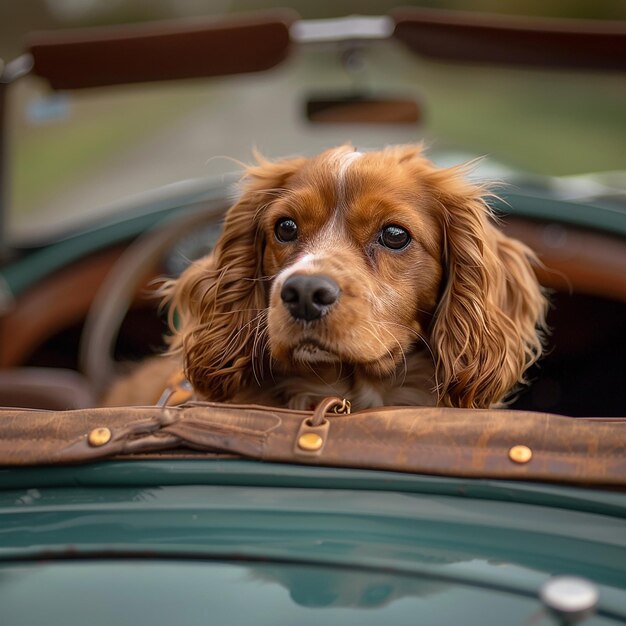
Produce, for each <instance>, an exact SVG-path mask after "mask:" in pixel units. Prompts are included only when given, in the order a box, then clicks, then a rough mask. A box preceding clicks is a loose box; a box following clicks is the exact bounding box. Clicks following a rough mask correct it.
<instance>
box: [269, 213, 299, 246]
mask: <svg viewBox="0 0 626 626" xmlns="http://www.w3.org/2000/svg"><path fill="white" fill-rule="evenodd" d="M274 234H275V235H276V239H278V241H280V242H282V243H287V242H288V241H295V240H296V239H297V238H298V225H297V224H296V223H295V222H294V221H293V220H292V219H290V218H288V217H281V218H280V219H279V220H278V221H277V222H276V226H274Z"/></svg>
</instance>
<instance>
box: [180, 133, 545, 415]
mask: <svg viewBox="0 0 626 626" xmlns="http://www.w3.org/2000/svg"><path fill="white" fill-rule="evenodd" d="M466 170H467V168H466V167H462V166H461V167H454V168H449V169H441V168H438V167H436V166H435V165H433V164H432V163H431V162H430V161H429V160H428V159H427V158H426V157H425V156H424V154H423V152H422V150H421V148H420V147H417V146H400V147H391V148H387V149H385V150H382V151H379V152H365V153H361V152H357V151H356V150H355V149H354V148H353V147H351V146H342V147H339V148H336V149H332V150H328V151H326V152H324V153H322V154H320V155H319V156H316V157H313V158H303V157H299V158H292V159H287V160H282V161H278V162H269V161H266V160H264V159H263V158H261V157H258V164H257V165H256V166H252V167H250V168H249V169H248V170H247V172H246V174H245V177H244V181H243V192H242V195H241V197H240V198H239V200H238V202H237V203H236V204H235V205H234V206H233V207H232V208H231V209H230V210H229V211H228V213H227V215H226V219H225V224H224V229H223V233H222V235H221V237H220V239H219V241H218V243H217V245H216V247H215V249H214V251H213V252H212V254H211V255H209V256H207V257H205V258H203V259H200V260H199V261H197V262H195V263H193V264H192V265H191V266H190V267H189V268H188V269H187V270H186V271H185V272H184V273H183V274H182V276H181V277H180V278H179V279H178V280H176V281H174V282H173V283H172V284H171V285H170V286H169V287H168V292H169V293H168V299H169V302H170V310H171V313H172V316H173V317H175V319H176V324H174V328H175V330H174V334H173V337H172V340H171V348H170V351H171V353H173V354H179V355H180V356H181V357H182V360H183V362H184V371H185V373H186V376H187V378H188V380H189V381H190V383H191V385H192V386H193V389H194V392H195V394H196V396H197V397H199V398H201V399H205V400H212V401H223V402H246V403H247V402H254V403H257V404H268V405H275V406H286V407H290V408H294V409H308V408H311V407H312V406H313V405H315V404H316V403H317V402H318V401H319V399H321V398H322V397H324V396H328V395H337V396H340V397H343V398H347V399H348V400H350V401H351V403H352V406H353V408H355V409H363V408H367V407H373V406H381V405H443V406H453V407H471V408H486V407H490V406H495V405H499V404H501V403H503V402H505V401H506V399H507V397H509V395H510V394H511V392H512V391H513V390H514V389H515V388H516V387H517V386H518V385H519V384H520V383H523V382H525V381H524V373H525V371H526V370H527V368H528V367H529V366H530V365H531V364H532V363H533V362H535V361H536V360H537V359H538V357H539V356H540V354H541V351H542V330H543V328H544V314H545V310H546V299H545V297H544V294H543V293H542V289H541V287H540V285H539V284H538V282H537V279H536V277H535V273H534V271H533V267H532V264H533V262H534V261H535V257H534V255H533V253H532V252H531V251H530V250H529V249H528V248H527V247H526V246H525V245H524V244H522V243H521V242H519V241H517V240H514V239H511V238H510V237H507V236H505V235H504V234H503V233H502V232H500V231H499V230H498V229H497V228H496V227H495V226H494V223H493V220H492V217H491V215H490V210H489V207H488V205H487V204H486V202H485V199H484V198H485V196H486V195H487V193H486V190H485V189H484V188H483V187H480V186H478V185H476V184H474V183H471V182H468V180H467V179H466V178H465V174H466Z"/></svg>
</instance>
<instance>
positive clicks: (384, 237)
mask: <svg viewBox="0 0 626 626" xmlns="http://www.w3.org/2000/svg"><path fill="white" fill-rule="evenodd" d="M410 241H411V235H409V233H408V232H407V231H406V230H404V228H401V227H400V226H396V225H395V224H392V225H390V226H385V228H383V229H382V231H381V233H380V236H379V237H378V243H379V244H380V245H381V246H385V248H390V249H391V250H402V248H406V246H408V245H409V242H410Z"/></svg>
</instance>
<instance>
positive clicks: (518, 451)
mask: <svg viewBox="0 0 626 626" xmlns="http://www.w3.org/2000/svg"><path fill="white" fill-rule="evenodd" d="M532 458H533V451H532V450H531V449H530V448H529V447H528V446H524V445H518V446H513V447H512V448H511V449H510V450H509V459H511V461H513V463H528V461H530V459H532Z"/></svg>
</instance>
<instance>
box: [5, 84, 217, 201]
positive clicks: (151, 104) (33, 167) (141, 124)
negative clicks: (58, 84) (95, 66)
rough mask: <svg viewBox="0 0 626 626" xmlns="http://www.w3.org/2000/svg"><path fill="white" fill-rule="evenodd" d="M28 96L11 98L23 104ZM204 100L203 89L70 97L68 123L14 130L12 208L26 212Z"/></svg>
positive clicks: (171, 89)
mask: <svg viewBox="0 0 626 626" xmlns="http://www.w3.org/2000/svg"><path fill="white" fill-rule="evenodd" d="M29 97H33V93H32V92H30V93H29V92H28V90H27V91H26V93H22V94H20V95H19V96H18V97H17V98H16V99H17V100H18V101H21V102H22V103H24V102H25V101H26V100H27V98H29ZM205 98H206V89H203V88H201V87H200V86H192V87H191V88H187V89H182V90H181V89H180V88H178V89H176V88H165V89H163V88H160V89H153V88H147V89H145V88H144V89H143V90H141V89H131V90H130V91H123V90H121V89H116V90H114V91H113V92H112V93H104V92H102V94H101V95H99V97H96V98H93V97H89V95H87V96H81V95H80V94H79V95H78V96H76V97H75V98H73V100H72V102H71V104H70V106H71V117H70V119H69V120H68V121H67V122H65V121H64V122H58V123H48V124H46V125H42V126H39V127H29V126H28V125H27V124H26V123H24V121H22V123H21V124H17V125H16V127H14V132H13V136H12V138H11V145H12V147H13V150H12V159H13V164H12V173H13V177H12V178H13V179H12V192H13V193H12V200H13V206H14V207H15V210H17V211H21V212H28V211H32V210H34V209H35V208H36V207H37V206H40V205H41V204H42V203H43V201H44V200H45V198H46V197H47V196H49V195H53V194H55V193H58V192H59V191H62V189H63V187H64V186H65V185H69V184H71V183H72V181H73V180H76V179H80V177H81V176H83V175H86V174H87V173H89V172H92V171H94V170H96V169H97V168H98V166H100V165H101V164H103V163H106V162H107V161H109V160H110V159H112V158H115V156H116V155H117V154H120V153H123V152H124V151H125V150H127V149H129V148H131V147H132V146H134V145H136V144H137V143H139V142H141V141H142V140H144V139H146V138H148V137H149V136H150V135H151V134H152V133H154V132H158V131H159V130H161V129H162V128H163V127H164V126H165V125H167V124H171V123H172V122H173V121H175V120H176V119H178V118H180V117H182V116H184V115H185V113H186V112H188V111H189V110H191V109H193V108H194V107H196V106H198V105H199V103H200V102H202V100H203V99H205Z"/></svg>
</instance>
